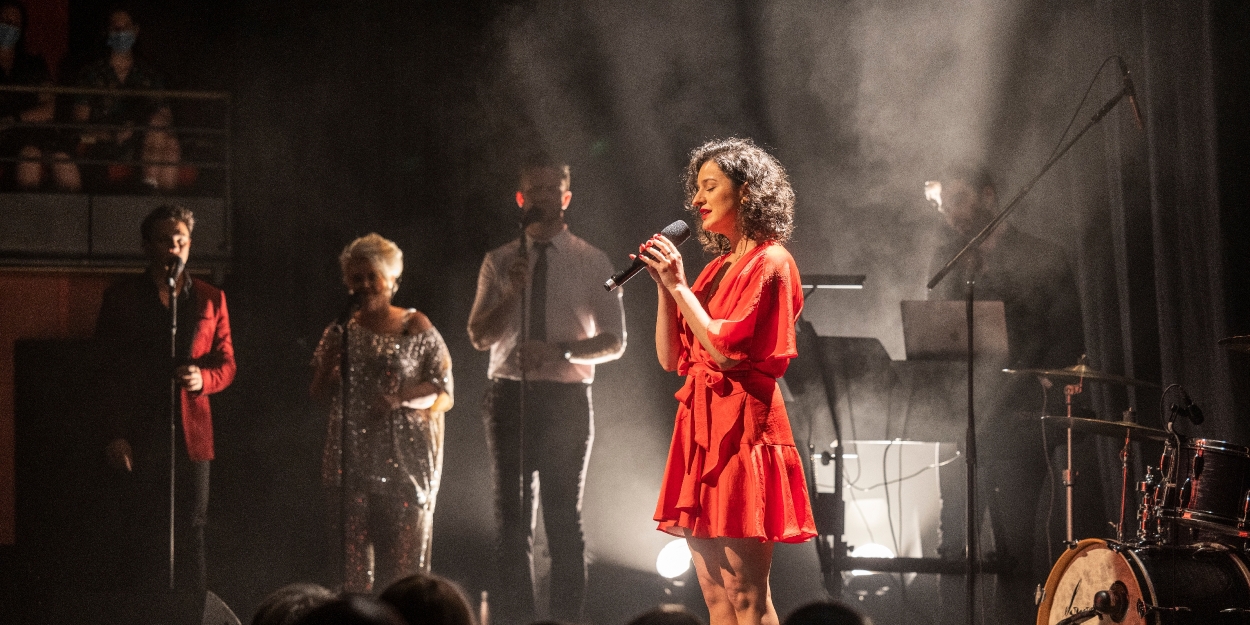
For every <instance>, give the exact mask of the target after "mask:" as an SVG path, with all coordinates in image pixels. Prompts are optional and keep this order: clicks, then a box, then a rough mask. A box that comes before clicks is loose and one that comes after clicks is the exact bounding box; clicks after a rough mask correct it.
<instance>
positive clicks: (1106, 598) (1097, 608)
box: [1055, 580, 1141, 625]
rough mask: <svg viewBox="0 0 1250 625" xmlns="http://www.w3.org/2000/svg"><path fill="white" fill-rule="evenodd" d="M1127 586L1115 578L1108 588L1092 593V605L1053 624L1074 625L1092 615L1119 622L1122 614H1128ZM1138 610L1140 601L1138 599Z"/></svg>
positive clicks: (1092, 616) (1122, 617) (1090, 617)
mask: <svg viewBox="0 0 1250 625" xmlns="http://www.w3.org/2000/svg"><path fill="white" fill-rule="evenodd" d="M1128 603H1129V601H1128V586H1125V585H1124V582H1121V581H1119V580H1116V581H1115V582H1114V583H1113V584H1111V588H1110V589H1109V590H1100V591H1098V592H1096V593H1094V605H1093V607H1090V608H1088V609H1085V610H1081V611H1080V612H1077V613H1076V614H1073V615H1072V616H1069V617H1068V618H1065V619H1063V620H1062V621H1059V622H1058V623H1056V624H1055V625H1075V624H1076V623H1083V622H1085V621H1088V620H1089V619H1092V618H1094V617H1103V616H1107V617H1110V618H1111V620H1112V621H1113V622H1116V623H1119V622H1120V621H1122V620H1124V615H1125V614H1128ZM1138 603H1139V607H1138V609H1139V610H1140V609H1141V607H1140V603H1141V601H1138Z"/></svg>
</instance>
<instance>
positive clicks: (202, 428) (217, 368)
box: [96, 274, 235, 461]
mask: <svg viewBox="0 0 1250 625" xmlns="http://www.w3.org/2000/svg"><path fill="white" fill-rule="evenodd" d="M157 289H158V287H157V286H156V284H155V283H153V282H152V280H151V279H150V278H149V277H148V276H147V275H146V274H145V275H139V276H133V277H129V278H126V279H124V280H122V281H120V282H118V283H117V284H115V285H113V286H112V287H110V288H109V289H108V290H107V291H105V293H104V301H103V302H102V304H101V306H100V317H99V320H98V321H97V323H96V338H97V339H98V342H99V347H100V356H101V360H102V363H101V364H103V365H104V370H103V371H102V378H103V384H102V398H101V402H102V404H103V405H102V409H103V411H104V413H105V418H106V421H107V422H108V425H109V428H110V432H109V436H110V437H112V438H128V439H129V438H139V437H142V436H144V435H145V434H150V433H151V432H152V428H154V427H160V424H161V423H165V424H166V425H165V431H166V432H168V431H169V429H168V425H167V424H168V421H167V420H165V421H161V420H160V419H159V417H158V416H156V415H153V414H146V413H145V412H144V409H143V408H142V407H143V406H149V407H150V406H151V405H152V403H153V402H151V401H147V402H146V403H145V402H144V401H143V399H141V398H147V399H149V400H150V399H151V397H153V396H155V397H159V396H160V394H161V393H164V394H165V396H168V388H169V387H168V380H169V378H168V376H169V375H171V373H172V372H170V371H169V330H168V323H169V321H168V320H169V314H168V312H167V310H168V309H166V308H165V307H164V306H163V305H161V304H160V299H159V297H160V294H159V291H158V290H157ZM188 290H189V291H190V298H189V299H188V298H184V297H183V296H180V297H179V298H178V302H179V304H180V305H186V306H190V309H183V310H180V311H179V312H180V314H179V318H180V319H179V328H178V332H179V336H180V337H181V338H182V340H179V341H178V342H179V343H180V344H183V345H185V343H184V341H185V339H186V337H185V336H183V333H190V350H189V354H188V356H189V360H190V362H191V363H192V364H195V365H196V366H198V367H199V368H200V373H201V375H202V376H203V378H204V388H203V389H201V390H200V391H198V392H194V393H192V392H189V391H187V390H185V389H183V390H182V391H181V393H180V394H181V400H182V401H181V407H182V428H183V433H184V437H185V440H186V446H187V453H188V455H189V456H190V457H191V460H195V461H202V460H212V459H213V457H214V455H215V454H214V449H213V414H212V409H211V408H210V407H209V402H208V396H209V395H212V394H213V393H217V392H219V391H221V390H223V389H225V388H226V387H228V386H230V383H231V382H232V381H234V373H235V363H234V345H233V344H232V343H231V340H230V314H229V312H228V311H227V309H226V295H225V293H223V292H222V291H221V289H218V288H217V287H214V286H213V285H211V284H208V283H207V282H204V281H203V280H198V279H193V280H192V281H191V285H190V288H189V289H188ZM184 302H185V304H184ZM162 389H164V390H163V391H162ZM155 403H156V404H157V405H159V403H160V402H159V400H157V401H156V402H155ZM165 403H166V404H167V403H168V402H167V401H166V402H165ZM149 412H150V411H149Z"/></svg>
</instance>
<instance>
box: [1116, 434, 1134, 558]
mask: <svg viewBox="0 0 1250 625" xmlns="http://www.w3.org/2000/svg"><path fill="white" fill-rule="evenodd" d="M1132 436H1133V435H1132V432H1131V431H1129V430H1125V431H1124V447H1123V448H1122V449H1120V520H1119V522H1118V523H1116V524H1115V539H1116V542H1121V543H1122V542H1124V507H1125V504H1126V502H1127V501H1128V446H1129V441H1130V440H1131V439H1132Z"/></svg>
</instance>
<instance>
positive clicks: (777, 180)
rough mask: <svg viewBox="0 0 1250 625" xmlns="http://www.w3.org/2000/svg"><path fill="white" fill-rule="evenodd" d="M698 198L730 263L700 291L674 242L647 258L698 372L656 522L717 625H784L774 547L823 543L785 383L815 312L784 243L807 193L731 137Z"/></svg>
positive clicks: (670, 347) (668, 361)
mask: <svg viewBox="0 0 1250 625" xmlns="http://www.w3.org/2000/svg"><path fill="white" fill-rule="evenodd" d="M686 192H687V194H688V197H689V198H690V204H691V208H692V210H693V211H694V212H696V213H697V214H698V216H699V220H700V221H699V238H700V240H701V241H702V242H703V246H704V248H705V249H706V250H708V251H711V252H714V253H718V254H720V255H719V256H718V257H717V258H716V259H714V260H713V261H712V262H710V263H709V264H708V265H707V267H706V268H705V269H704V270H703V272H702V273H701V274H699V277H698V279H697V280H695V282H694V284H693V285H687V284H686V276H685V272H684V269H683V267H682V260H681V254H679V253H678V251H677V247H676V246H675V245H673V243H672V242H671V241H669V240H668V239H667V238H665V237H664V236H662V235H656V236H655V237H653V238H652V239H651V241H649V242H648V243H647V244H645V245H644V246H643V248H641V249H640V250H639V254H640V255H641V258H642V259H643V261H645V262H646V263H647V267H648V271H649V272H650V273H651V277H652V278H653V279H654V280H655V282H656V284H657V286H658V289H659V298H658V299H659V305H658V307H657V312H656V325H655V348H656V354H657V355H658V357H659V360H660V364H661V365H662V366H663V367H664V369H665V370H666V371H677V372H678V373H680V374H682V375H685V376H686V384H685V386H683V387H682V389H681V390H680V391H678V393H677V400H678V401H679V402H680V405H679V406H678V408H677V422H676V426H675V428H674V431H673V443H672V447H671V448H670V450H669V456H668V465H667V467H666V468H665V470H664V483H663V484H662V485H661V488H660V501H659V504H658V505H657V506H656V512H655V520H656V521H659V524H660V525H659V529H660V530H662V531H665V532H668V533H670V534H674V535H676V536H684V537H686V539H687V542H688V543H689V545H690V550H691V552H692V554H693V557H694V564H695V569H696V571H697V572H698V576H699V586H700V587H701V588H702V589H703V598H704V601H706V602H707V606H708V611H709V613H710V615H711V621H712V625H755V624H757V623H764V624H768V625H776V624H777V612H776V610H775V609H774V608H773V604H772V598H771V594H770V592H769V587H768V571H769V568H770V566H771V564H772V554H773V543H775V542H778V541H780V542H803V541H806V540H807V539H809V538H812V537H813V536H815V535H816V527H815V522H814V520H813V517H812V511H811V504H810V503H809V502H808V497H807V487H806V482H805V481H804V478H803V468H802V464H801V460H800V456H799V452H798V450H797V449H796V448H795V446H794V437H793V435H792V434H791V433H790V422H789V420H788V418H787V416H786V408H785V403H784V402H783V401H782V397H781V392H780V390H779V389H778V387H777V378H778V377H780V376H781V375H782V374H783V373H785V370H786V366H787V365H788V364H789V362H790V359H791V358H794V357H795V355H796V351H795V337H794V321H795V318H796V317H797V316H798V314H799V311H800V310H801V309H802V307H803V293H802V288H801V286H800V283H799V271H798V267H796V266H795V264H794V259H793V258H791V256H790V253H789V252H787V251H786V249H785V248H784V247H782V245H781V244H782V242H784V241H785V240H786V239H788V238H789V235H790V231H791V229H792V222H793V217H794V191H793V190H791V188H790V182H789V180H788V178H787V177H786V173H785V170H784V169H783V168H782V167H781V164H780V163H778V162H777V160H776V159H774V158H773V157H772V156H770V155H768V154H767V153H766V152H764V151H763V150H762V149H760V148H759V147H757V146H756V145H755V144H754V143H752V142H751V141H750V140H743V139H726V140H720V141H712V142H709V143H706V144H704V145H703V146H701V147H699V148H697V149H695V150H694V151H693V152H692V153H691V158H690V164H689V166H688V167H687V169H686Z"/></svg>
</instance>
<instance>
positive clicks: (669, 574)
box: [655, 538, 690, 579]
mask: <svg viewBox="0 0 1250 625" xmlns="http://www.w3.org/2000/svg"><path fill="white" fill-rule="evenodd" d="M655 570H656V571H657V572H659V574H660V575H663V576H664V577H666V578H668V579H673V578H675V577H680V576H681V575H682V574H683V573H685V572H686V571H689V570H690V546H689V545H687V544H686V539H684V538H678V539H676V540H673V541H671V542H669V543H668V544H667V545H664V548H663V549H661V550H660V555H659V556H658V557H657V558H656V559H655Z"/></svg>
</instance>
